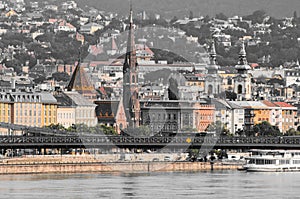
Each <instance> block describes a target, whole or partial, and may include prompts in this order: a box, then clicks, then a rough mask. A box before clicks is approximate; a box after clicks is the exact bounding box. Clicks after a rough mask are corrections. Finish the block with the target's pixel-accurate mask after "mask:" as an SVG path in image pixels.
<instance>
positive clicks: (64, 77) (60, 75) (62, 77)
mask: <svg viewBox="0 0 300 199" xmlns="http://www.w3.org/2000/svg"><path fill="white" fill-rule="evenodd" d="M52 78H53V79H54V80H55V81H58V82H60V81H63V82H67V81H69V80H70V75H68V73H66V72H55V73H53V74H52Z"/></svg>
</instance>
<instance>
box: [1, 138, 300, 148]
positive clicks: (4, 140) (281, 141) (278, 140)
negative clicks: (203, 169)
mask: <svg viewBox="0 0 300 199" xmlns="http://www.w3.org/2000/svg"><path fill="white" fill-rule="evenodd" d="M33 143H48V144H51V143H56V144H58V143H61V144H74V143H77V144H79V143H82V144H83V145H84V144H92V143H94V144H101V143H112V144H116V145H122V144H137V145H143V144H144V145H147V144H170V143H171V144H191V145H199V144H217V145H221V144H223V145H230V144H232V145H239V144H278V145H280V144H294V145H296V144H299V145H300V137H288V136H287V137H219V138H217V137H185V136H180V137H128V136H57V137H50V136H0V146H1V145H3V144H6V145H7V144H12V145H13V144H33Z"/></svg>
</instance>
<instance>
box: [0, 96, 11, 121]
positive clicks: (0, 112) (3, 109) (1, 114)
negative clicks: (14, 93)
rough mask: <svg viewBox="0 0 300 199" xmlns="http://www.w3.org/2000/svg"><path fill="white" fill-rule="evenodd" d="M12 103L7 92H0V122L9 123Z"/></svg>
mask: <svg viewBox="0 0 300 199" xmlns="http://www.w3.org/2000/svg"><path fill="white" fill-rule="evenodd" d="M12 108H13V106H12V103H11V100H10V95H9V94H7V93H1V94H0V122H5V123H11V119H12V117H11V113H12Z"/></svg>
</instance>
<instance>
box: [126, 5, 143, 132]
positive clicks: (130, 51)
mask: <svg viewBox="0 0 300 199" xmlns="http://www.w3.org/2000/svg"><path fill="white" fill-rule="evenodd" d="M138 86H139V85H138V64H137V58H136V49H135V42H134V24H133V19H132V8H131V6H130V15H129V30H128V40H127V51H126V55H125V60H124V65H123V104H124V109H125V115H126V120H127V123H128V125H129V127H133V128H134V127H138V126H139V124H140V122H139V121H140V102H139V96H138V93H139V87H138Z"/></svg>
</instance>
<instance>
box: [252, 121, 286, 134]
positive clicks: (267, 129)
mask: <svg viewBox="0 0 300 199" xmlns="http://www.w3.org/2000/svg"><path fill="white" fill-rule="evenodd" d="M253 131H254V133H255V134H256V135H258V136H278V135H280V134H281V133H280V131H279V129H278V127H277V126H272V125H271V124H270V123H269V122H267V121H263V122H261V123H259V124H256V125H254V127H253Z"/></svg>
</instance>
